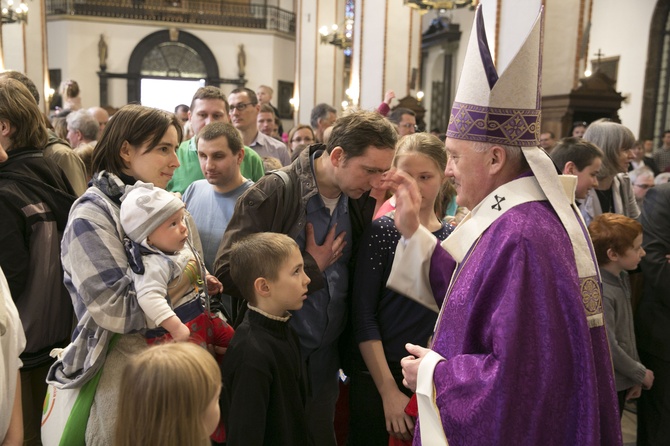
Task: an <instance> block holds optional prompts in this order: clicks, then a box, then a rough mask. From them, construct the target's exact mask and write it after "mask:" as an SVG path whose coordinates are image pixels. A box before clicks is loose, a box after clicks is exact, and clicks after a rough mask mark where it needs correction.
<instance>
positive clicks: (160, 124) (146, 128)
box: [91, 105, 183, 175]
mask: <svg viewBox="0 0 670 446" xmlns="http://www.w3.org/2000/svg"><path fill="white" fill-rule="evenodd" d="M170 126H173V127H174V128H175V130H177V138H178V141H181V139H182V133H183V132H182V128H181V124H180V122H179V120H178V119H177V117H176V116H175V115H174V114H173V113H168V112H165V111H163V110H158V109H155V108H150V107H144V106H142V105H126V106H124V107H122V108H121V109H120V110H119V111H118V112H116V113H114V115H113V116H112V117H111V118H110V119H109V123H108V124H107V126H106V127H105V130H104V131H103V132H102V136H101V137H100V141H99V142H98V144H97V145H96V147H95V150H94V151H93V161H92V166H91V167H92V169H93V172H100V171H101V170H106V171H107V172H110V173H113V174H115V175H119V174H120V173H121V172H122V171H123V169H125V168H126V165H125V163H124V162H123V159H121V146H123V143H124V141H127V142H128V144H130V145H131V146H134V147H139V146H141V145H144V144H147V143H148V144H149V148H148V149H147V152H150V151H151V150H153V148H154V147H155V146H156V145H158V143H159V142H160V140H161V138H162V137H163V135H165V132H167V130H168V129H169V128H170Z"/></svg>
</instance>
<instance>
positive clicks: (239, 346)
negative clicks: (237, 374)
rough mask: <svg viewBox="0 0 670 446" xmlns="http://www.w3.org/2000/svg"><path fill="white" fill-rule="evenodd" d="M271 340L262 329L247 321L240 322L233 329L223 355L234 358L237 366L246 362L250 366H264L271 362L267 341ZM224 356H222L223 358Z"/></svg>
mask: <svg viewBox="0 0 670 446" xmlns="http://www.w3.org/2000/svg"><path fill="white" fill-rule="evenodd" d="M269 340H271V339H270V337H269V336H267V335H265V333H264V332H263V331H262V330H259V329H258V328H257V327H254V326H253V325H252V324H249V323H244V322H243V323H242V324H240V326H239V327H237V329H236V330H235V334H234V335H233V339H232V340H231V341H230V346H229V347H228V350H227V351H226V355H225V357H228V358H229V361H230V360H234V362H235V363H237V365H238V366H241V365H242V364H247V365H250V366H256V367H258V366H260V367H261V368H267V367H266V366H267V365H268V364H270V363H271V362H272V356H273V355H272V352H273V350H272V347H271V346H270V344H269V343H268V341H269ZM225 357H224V358H225Z"/></svg>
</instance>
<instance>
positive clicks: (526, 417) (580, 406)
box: [385, 1, 622, 446]
mask: <svg viewBox="0 0 670 446" xmlns="http://www.w3.org/2000/svg"><path fill="white" fill-rule="evenodd" d="M539 3H540V2H539V1H538V2H537V4H538V8H539V7H540V6H539ZM503 4H504V3H503ZM537 11H538V10H536V14H537V17H536V18H535V19H534V20H532V21H531V23H530V24H529V31H528V32H529V35H528V37H527V39H526V41H525V42H524V43H523V45H522V47H521V48H520V49H518V52H517V53H515V54H516V56H515V57H514V58H512V59H511V61H510V62H509V65H508V66H507V67H506V70H505V72H504V73H503V74H501V75H500V77H498V74H497V71H496V67H495V66H493V65H492V62H491V60H492V58H491V55H490V53H489V50H488V45H487V43H486V36H485V32H484V24H483V23H484V22H483V17H482V14H481V7H480V9H479V10H478V11H477V14H476V19H475V26H474V27H473V30H474V31H473V36H474V37H473V38H471V40H470V47H469V48H468V53H467V55H466V61H465V67H464V71H463V73H462V74H461V84H460V85H459V90H458V93H457V95H456V102H455V103H454V107H453V109H452V115H451V119H450V124H449V128H448V130H447V141H446V149H447V151H448V153H449V163H448V165H447V169H446V174H447V176H450V177H453V178H454V181H455V185H456V190H457V193H458V197H457V202H458V204H459V205H461V206H465V207H467V208H469V209H471V213H470V214H469V215H468V216H467V217H466V218H465V219H464V220H463V222H462V223H461V224H460V225H459V226H458V227H457V228H456V230H455V231H454V233H453V234H452V235H451V236H450V237H449V238H448V239H447V240H446V241H444V242H443V243H441V244H438V242H437V240H436V239H435V238H434V237H433V236H432V235H431V234H430V232H429V231H428V230H426V229H425V228H423V227H421V226H420V225H419V222H418V217H417V215H418V214H417V208H416V206H417V205H416V203H418V202H420V196H418V195H417V194H418V189H417V187H416V184H414V182H413V181H412V180H411V178H409V177H407V176H406V175H404V174H403V173H402V172H389V173H387V174H386V175H385V184H386V186H387V187H389V188H391V189H393V190H394V191H395V192H396V205H397V208H396V214H395V221H396V226H397V227H398V230H399V231H400V232H401V234H402V235H403V239H402V240H401V241H400V242H399V244H398V248H397V250H396V258H395V262H394V265H393V270H392V272H391V277H390V279H389V283H388V286H389V287H390V288H393V289H396V290H398V291H400V292H402V293H403V294H405V295H407V296H410V297H413V298H415V299H418V300H425V299H428V298H434V299H435V300H436V301H438V305H441V307H440V315H439V317H438V322H437V325H436V329H435V334H434V338H433V342H432V344H431V348H430V349H424V348H421V347H418V346H413V345H408V350H409V352H410V354H411V356H409V357H407V358H405V359H403V361H402V365H403V374H404V376H405V382H406V385H407V386H408V387H409V388H410V389H412V390H415V391H416V393H417V401H418V405H419V420H418V425H417V428H416V431H415V436H414V444H415V445H421V444H423V445H429V444H430V445H446V444H448V445H450V446H461V445H477V446H482V445H541V446H550V445H570V446H572V445H590V446H596V445H620V444H621V442H622V440H621V429H620V421H619V414H618V408H617V399H616V393H615V390H614V379H613V369H612V363H611V359H610V353H609V347H608V344H607V338H606V331H605V326H604V318H603V314H602V301H601V291H600V290H601V288H600V277H599V274H598V269H597V266H596V264H595V261H594V259H593V256H592V252H591V249H590V246H591V245H590V241H589V239H588V235H587V233H586V231H585V229H584V226H583V222H582V220H581V218H580V217H579V214H578V211H577V208H576V206H575V203H574V187H575V184H576V180H575V178H574V177H560V178H559V176H558V175H557V173H556V170H555V168H554V166H553V164H552V163H551V161H550V160H549V157H548V156H547V155H546V153H544V152H543V151H541V150H540V149H538V148H537V139H538V136H539V128H540V123H539V120H540V114H539V109H540V105H539V97H540V94H539V80H538V79H539V72H540V63H539V60H540V57H539V55H540V53H541V45H540V42H541V12H539V13H538V12H537ZM503 16H504V15H503ZM503 25H504V24H502V25H501V33H503V32H504V30H505V26H503ZM519 32H523V31H519ZM486 88H488V89H490V94H489V95H488V96H487V95H486V94H482V91H485V90H484V89H486ZM525 88H533V89H534V90H533V91H530V92H529V91H524V89H525ZM428 284H429V285H428ZM447 284H449V285H448V286H447Z"/></svg>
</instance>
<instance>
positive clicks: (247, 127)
mask: <svg viewBox="0 0 670 446" xmlns="http://www.w3.org/2000/svg"><path fill="white" fill-rule="evenodd" d="M228 103H229V104H230V120H231V122H232V124H233V126H235V128H236V129H237V130H239V132H240V133H241V134H242V141H244V145H245V146H249V147H251V148H252V149H253V150H255V151H256V153H258V154H259V155H260V156H261V157H264V156H271V157H273V158H277V159H278V160H279V161H280V162H281V163H282V165H283V166H288V165H289V164H291V156H290V155H289V153H288V150H287V149H286V146H285V145H284V143H282V142H281V141H277V140H276V139H274V138H272V137H270V136H267V135H264V134H263V133H261V132H259V131H258V126H257V124H256V121H257V119H258V113H260V111H261V106H260V104H259V103H258V98H257V97H256V93H254V91H253V90H250V89H249V88H236V89H235V90H233V91H232V92H231V93H230V96H228Z"/></svg>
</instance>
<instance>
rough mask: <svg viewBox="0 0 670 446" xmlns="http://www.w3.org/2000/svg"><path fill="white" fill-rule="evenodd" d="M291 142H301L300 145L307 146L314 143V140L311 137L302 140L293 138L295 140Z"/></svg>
mask: <svg viewBox="0 0 670 446" xmlns="http://www.w3.org/2000/svg"><path fill="white" fill-rule="evenodd" d="M291 142H299V143H300V144H305V143H310V142H314V138H311V137H309V136H306V137H304V138H302V137H297V138H293V139H292V140H291Z"/></svg>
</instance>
